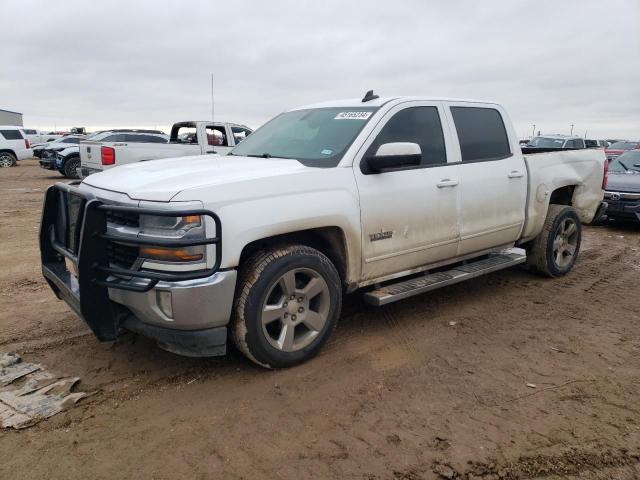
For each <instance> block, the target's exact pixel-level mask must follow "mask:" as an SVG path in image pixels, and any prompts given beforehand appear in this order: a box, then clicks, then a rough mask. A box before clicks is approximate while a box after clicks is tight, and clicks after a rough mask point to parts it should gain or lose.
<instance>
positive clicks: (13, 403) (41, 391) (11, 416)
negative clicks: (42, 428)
mask: <svg viewBox="0 0 640 480" xmlns="http://www.w3.org/2000/svg"><path fill="white" fill-rule="evenodd" d="M79 380H80V379H79V378H77V377H60V376H58V375H55V374H53V373H50V372H48V371H46V370H45V369H44V367H43V366H42V365H37V364H34V363H27V362H22V360H21V358H20V357H19V356H18V355H16V354H14V353H2V352H0V425H1V426H2V428H16V429H19V428H27V427H30V426H32V425H35V424H36V423H38V422H40V421H42V420H44V419H46V418H49V417H51V416H53V415H55V414H57V413H60V412H62V411H64V410H67V409H68V408H71V407H72V406H74V405H75V404H76V402H77V401H78V400H80V399H81V398H83V397H86V396H87V394H86V393H85V392H75V393H71V389H72V388H73V386H74V385H75V384H76V383H77V382H78V381H79Z"/></svg>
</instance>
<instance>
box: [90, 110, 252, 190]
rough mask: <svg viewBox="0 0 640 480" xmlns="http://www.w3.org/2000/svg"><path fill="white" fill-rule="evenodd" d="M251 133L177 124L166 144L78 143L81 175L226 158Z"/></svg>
mask: <svg viewBox="0 0 640 480" xmlns="http://www.w3.org/2000/svg"><path fill="white" fill-rule="evenodd" d="M251 132H252V130H251V129H250V128H249V127H246V126H244V125H237V124H235V123H211V122H203V121H198V122H180V123H176V124H174V125H173V127H172V128H171V137H170V139H169V142H168V143H167V142H166V141H163V142H158V141H155V140H154V141H148V140H138V141H136V142H132V141H130V140H128V138H125V139H124V140H123V139H117V140H113V139H111V138H104V139H99V138H95V137H94V138H91V139H86V141H82V142H81V143H80V161H81V166H80V172H79V176H80V177H81V178H84V177H86V176H88V175H91V174H92V173H98V172H101V171H103V170H108V169H110V168H113V167H117V166H119V165H127V164H130V163H137V162H144V161H148V160H157V159H159V158H168V157H187V156H192V155H203V154H219V155H226V154H227V153H229V152H230V151H231V149H232V148H233V147H234V146H236V145H237V144H238V143H240V142H241V141H242V140H244V139H245V138H246V137H247V136H248V135H249V134H250V133H251Z"/></svg>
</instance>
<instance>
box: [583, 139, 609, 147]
mask: <svg viewBox="0 0 640 480" xmlns="http://www.w3.org/2000/svg"><path fill="white" fill-rule="evenodd" d="M584 144H585V146H586V147H587V148H607V147H608V146H609V142H607V141H606V140H589V139H587V138H585V139H584Z"/></svg>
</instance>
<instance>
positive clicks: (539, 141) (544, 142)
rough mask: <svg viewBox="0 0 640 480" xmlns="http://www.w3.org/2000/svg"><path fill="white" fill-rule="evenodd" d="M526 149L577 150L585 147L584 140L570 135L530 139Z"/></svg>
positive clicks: (541, 136)
mask: <svg viewBox="0 0 640 480" xmlns="http://www.w3.org/2000/svg"><path fill="white" fill-rule="evenodd" d="M526 148H539V149H546V148H551V149H557V148H563V149H564V148H566V149H577V148H586V145H585V141H584V139H583V138H581V137H576V136H570V135H539V136H537V137H535V138H533V139H531V141H530V142H529V143H528V144H527V146H526Z"/></svg>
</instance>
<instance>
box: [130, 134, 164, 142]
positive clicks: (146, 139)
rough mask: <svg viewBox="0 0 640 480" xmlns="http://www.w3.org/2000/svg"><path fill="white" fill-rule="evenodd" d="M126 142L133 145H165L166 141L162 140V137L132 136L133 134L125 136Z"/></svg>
mask: <svg viewBox="0 0 640 480" xmlns="http://www.w3.org/2000/svg"><path fill="white" fill-rule="evenodd" d="M127 141H128V142H135V143H167V140H166V139H164V138H162V137H158V136H156V135H134V134H128V135H127Z"/></svg>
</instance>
